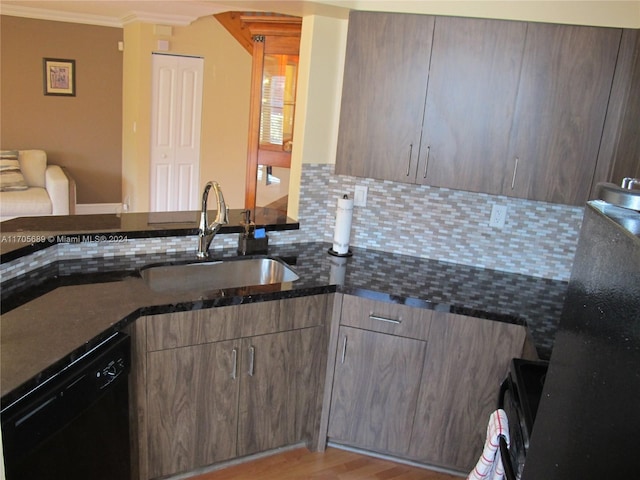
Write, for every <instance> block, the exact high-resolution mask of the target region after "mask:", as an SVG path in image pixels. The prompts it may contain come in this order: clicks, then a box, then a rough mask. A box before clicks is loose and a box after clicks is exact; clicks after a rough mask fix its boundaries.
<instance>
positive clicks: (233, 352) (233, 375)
mask: <svg viewBox="0 0 640 480" xmlns="http://www.w3.org/2000/svg"><path fill="white" fill-rule="evenodd" d="M231 363H233V368H232V370H231V378H233V379H234V380H235V379H236V377H237V376H238V349H237V348H234V349H233V350H231Z"/></svg>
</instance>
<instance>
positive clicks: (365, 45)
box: [336, 12, 433, 183]
mask: <svg viewBox="0 0 640 480" xmlns="http://www.w3.org/2000/svg"><path fill="white" fill-rule="evenodd" d="M432 34H433V17H430V16H425V15H404V14H393V13H371V12H351V14H350V16H349V31H348V34H347V35H348V36H347V52H346V58H345V72H344V82H343V90H342V106H341V110H340V131H339V133H338V150H337V156H336V173H338V174H343V175H354V176H360V177H362V176H364V177H371V178H379V179H386V180H393V181H400V182H410V183H413V182H415V173H416V168H417V159H418V150H419V143H420V133H421V130H422V118H423V112H424V103H425V98H426V93H427V81H428V75H429V58H430V53H431V39H432Z"/></svg>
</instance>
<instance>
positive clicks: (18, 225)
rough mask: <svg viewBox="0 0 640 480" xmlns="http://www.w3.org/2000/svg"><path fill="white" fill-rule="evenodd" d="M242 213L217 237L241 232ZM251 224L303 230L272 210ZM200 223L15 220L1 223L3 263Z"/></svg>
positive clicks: (176, 231)
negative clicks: (61, 248) (64, 245)
mask: <svg viewBox="0 0 640 480" xmlns="http://www.w3.org/2000/svg"><path fill="white" fill-rule="evenodd" d="M242 212H243V210H240V209H233V210H229V224H228V225H224V226H222V227H221V229H220V231H219V232H218V234H219V235H222V234H226V233H240V232H242V231H243V227H242V226H241V219H242V218H243V217H242ZM208 213H209V219H210V221H211V220H212V219H213V218H215V210H213V211H210V212H208ZM252 220H253V221H254V222H255V224H256V226H257V227H264V228H265V229H266V230H267V231H282V230H297V229H299V228H300V224H299V223H298V222H297V221H296V220H292V219H290V218H288V217H287V216H286V215H282V213H281V212H279V211H278V210H273V209H269V208H261V207H258V208H256V209H254V210H252ZM199 221H200V212H199V211H198V212H196V211H187V212H144V213H121V214H98V215H68V216H67V215H63V216H51V215H50V216H43V217H21V218H15V219H12V220H7V221H4V222H1V223H0V263H5V262H8V261H11V260H14V259H16V258H20V257H22V256H24V255H28V254H29V253H33V252H36V251H38V250H42V249H44V248H48V247H50V246H51V245H54V244H56V243H71V242H86V241H100V240H101V239H104V240H106V241H109V240H110V238H111V236H113V235H115V234H117V235H119V236H121V237H123V238H127V239H134V238H153V237H170V236H181V235H196V234H197V232H198V223H199Z"/></svg>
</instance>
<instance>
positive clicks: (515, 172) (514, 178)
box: [511, 157, 520, 190]
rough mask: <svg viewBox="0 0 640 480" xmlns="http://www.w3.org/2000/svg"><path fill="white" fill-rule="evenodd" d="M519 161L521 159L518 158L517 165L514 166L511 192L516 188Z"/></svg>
mask: <svg viewBox="0 0 640 480" xmlns="http://www.w3.org/2000/svg"><path fill="white" fill-rule="evenodd" d="M518 161H520V159H519V158H518V157H516V164H515V165H514V166H513V178H512V179H511V190H513V189H514V188H515V187H516V175H517V174H518Z"/></svg>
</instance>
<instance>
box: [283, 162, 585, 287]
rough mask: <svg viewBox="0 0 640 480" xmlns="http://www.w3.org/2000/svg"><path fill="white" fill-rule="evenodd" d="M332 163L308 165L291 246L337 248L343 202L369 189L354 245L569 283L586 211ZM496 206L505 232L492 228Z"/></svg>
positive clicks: (356, 220)
mask: <svg viewBox="0 0 640 480" xmlns="http://www.w3.org/2000/svg"><path fill="white" fill-rule="evenodd" d="M333 170H334V166H333V165H331V164H305V165H303V171H302V180H301V185H302V186H301V191H302V192H303V194H302V195H301V198H300V207H299V221H300V230H299V231H297V232H278V233H277V235H279V236H284V235H286V236H287V238H288V239H289V241H325V242H331V241H332V239H333V230H334V225H335V215H336V207H337V201H338V198H340V197H342V195H344V194H348V195H349V197H351V198H353V193H354V189H355V186H356V185H363V186H366V187H367V189H368V194H367V206H366V207H354V212H353V222H352V226H351V245H353V246H357V247H362V248H370V249H375V250H381V251H385V252H393V253H400V254H405V255H412V256H416V257H420V258H430V259H434V260H440V261H445V262H452V263H456V264H463V265H469V266H473V267H480V268H488V269H493V270H500V271H504V272H510V273H520V274H523V275H531V276H535V277H542V278H550V279H554V280H563V281H567V280H568V279H569V276H570V274H571V266H572V264H573V257H574V255H575V248H576V245H577V241H578V233H579V231H580V226H581V224H582V216H583V214H584V208H583V207H572V206H567V205H558V204H552V203H545V202H534V201H529V200H521V199H515V198H510V197H505V196H494V195H488V194H482V193H471V192H463V191H458V190H450V189H446V188H435V187H428V186H422V185H409V184H402V183H395V182H389V181H382V180H374V179H369V178H356V177H349V176H344V175H335V174H334V173H333ZM493 205H503V206H506V207H507V217H506V223H505V226H504V228H502V229H498V228H494V227H490V226H489V217H490V215H491V208H492V206H493Z"/></svg>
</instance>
